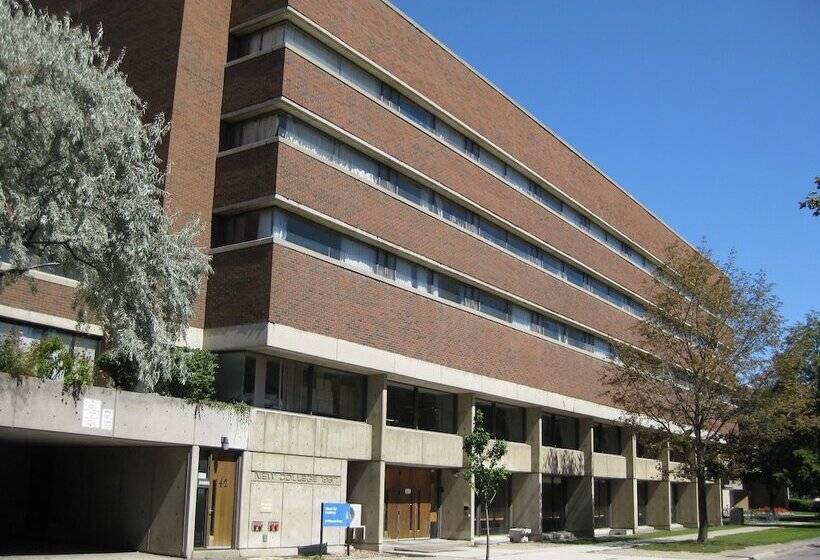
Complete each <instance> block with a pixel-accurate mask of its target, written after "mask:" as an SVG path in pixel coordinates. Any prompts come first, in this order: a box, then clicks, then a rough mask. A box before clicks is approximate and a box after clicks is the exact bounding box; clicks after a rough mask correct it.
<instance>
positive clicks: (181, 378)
mask: <svg viewBox="0 0 820 560" xmlns="http://www.w3.org/2000/svg"><path fill="white" fill-rule="evenodd" d="M216 368H217V362H216V355H214V354H213V353H212V352H208V351H207V350H182V349H180V350H177V355H176V357H175V360H174V365H173V367H172V369H171V371H170V373H169V375H168V376H167V377H166V379H164V380H162V381H160V382H159V383H157V385H156V386H155V387H154V391H155V392H157V393H159V394H160V395H166V396H168V397H177V398H181V399H187V400H189V401H193V402H198V403H199V402H205V401H208V400H211V399H212V398H213V397H214V395H215V394H216Z"/></svg>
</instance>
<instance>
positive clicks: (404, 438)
mask: <svg viewBox="0 0 820 560" xmlns="http://www.w3.org/2000/svg"><path fill="white" fill-rule="evenodd" d="M462 448H463V440H462V438H461V436H458V435H453V434H440V433H437V432H426V431H423V430H410V429H407V428H394V427H391V426H387V427H385V428H384V448H383V449H382V459H383V460H385V461H387V462H388V463H402V464H407V465H419V466H425V467H451V468H461V465H462V458H463V449H462ZM527 452H529V450H527ZM527 460H529V456H528V457H527Z"/></svg>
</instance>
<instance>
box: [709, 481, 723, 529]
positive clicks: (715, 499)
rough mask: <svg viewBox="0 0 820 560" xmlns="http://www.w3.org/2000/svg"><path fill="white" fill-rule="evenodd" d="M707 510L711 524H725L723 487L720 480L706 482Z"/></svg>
mask: <svg viewBox="0 0 820 560" xmlns="http://www.w3.org/2000/svg"><path fill="white" fill-rule="evenodd" d="M706 511H707V515H708V518H709V525H716V526H720V525H723V489H722V488H721V483H720V482H715V483H707V484H706Z"/></svg>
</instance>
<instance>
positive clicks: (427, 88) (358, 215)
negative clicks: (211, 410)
mask: <svg viewBox="0 0 820 560" xmlns="http://www.w3.org/2000/svg"><path fill="white" fill-rule="evenodd" d="M44 3H47V4H48V5H49V7H50V9H51V10H52V11H53V12H62V11H66V10H67V11H69V12H70V13H72V15H73V16H75V17H76V18H78V19H79V20H80V21H83V22H84V23H87V24H89V25H92V26H93V25H96V23H97V22H102V23H103V25H104V29H105V41H106V42H107V43H108V44H109V45H110V46H111V47H112V49H113V50H115V51H118V50H120V49H121V48H123V47H127V55H126V57H125V62H124V70H125V71H126V73H127V74H128V78H129V80H130V82H131V85H132V86H133V87H134V89H135V90H136V92H137V93H138V94H139V95H140V96H141V97H142V98H143V99H145V100H146V101H147V103H148V107H149V111H150V112H151V113H157V112H162V113H165V114H166V115H167V116H168V117H169V119H170V120H171V122H172V126H171V132H170V135H169V136H168V138H167V140H166V142H165V144H164V146H163V152H162V153H161V154H160V155H161V156H162V158H163V159H164V160H165V161H167V162H169V163H168V165H169V171H170V175H169V179H168V182H167V192H168V197H167V202H168V204H169V205H170V206H171V207H172V208H173V209H175V210H177V211H180V212H182V213H183V214H185V215H192V216H198V217H199V218H200V219H201V220H202V222H203V224H205V225H206V235H205V236H204V237H203V239H202V243H203V245H204V246H208V248H209V250H210V252H211V254H212V256H213V268H214V274H213V276H211V277H210V278H209V280H208V282H207V286H206V287H205V289H203V291H202V296H201V298H200V301H199V303H198V307H197V314H196V317H195V319H194V321H193V322H192V324H191V328H190V331H189V336H188V342H189V344H191V345H193V346H197V347H204V348H206V349H209V350H212V351H214V352H217V353H218V354H219V357H220V371H219V376H218V391H219V395H220V397H221V398H223V399H225V400H243V401H245V402H247V403H248V404H250V405H251V406H252V407H253V409H252V412H251V415H250V420H249V422H248V423H247V424H246V425H243V426H240V427H236V426H233V427H232V428H231V430H234V431H233V432H231V434H232V435H231V436H230V438H228V437H227V436H225V437H224V438H222V441H221V442H220V438H219V437H217V436H218V435H219V434H218V433H217V432H219V426H218V425H217V426H215V427H213V433H214V434H216V435H213V436H212V437H210V436H209V437H210V439H208V438H205V439H201V440H197V439H196V438H194V439H185V438H182V437H171V436H168V435H167V434H165V435H163V433H161V432H162V429H160V428H150V429H149V428H146V429H145V431H144V433H142V435H140V434H134V433H131V434H130V436H129V438H128V439H129V441H132V442H134V441H136V442H137V444H135V445H139V442H140V441H143V443H145V442H148V443H151V444H155V443H157V442H160V443H164V444H167V445H173V446H176V447H175V448H179V446H182V448H183V449H187V452H185V453H183V454H182V455H180V457H185V461H187V462H186V463H185V465H183V466H181V467H180V468H181V469H182V471H184V473H189V474H190V480H191V481H192V482H191V483H190V484H189V485H188V486H187V487H185V489H184V491H181V492H182V494H181V495H182V496H183V497H182V498H180V500H182V501H181V502H180V503H182V504H183V505H181V506H180V507H181V510H180V516H181V519H182V521H181V522H180V531H181V532H180V533H179V535H177V537H174V538H175V539H176V540H174V539H172V541H173V544H172V545H171V546H170V548H169V547H165V548H163V547H160V548H157V547H152V546H150V545H145V540H144V539H143V540H142V541H140V542H141V544H139V545H131V544H129V545H123V546H124V547H125V548H128V547H129V546H131V547H133V548H139V549H141V550H150V551H160V552H166V553H168V552H171V553H174V554H179V555H182V556H186V555H190V554H191V553H196V550H198V549H202V548H209V547H212V548H232V549H238V550H239V551H240V552H241V553H243V554H258V553H260V552H261V551H264V550H267V549H277V551H279V552H281V551H283V550H285V549H288V550H290V549H294V548H296V547H299V546H304V545H309V544H312V543H316V542H318V533H319V527H318V511H319V505H320V503H321V502H323V501H347V502H351V503H360V504H362V518H363V524H364V525H365V527H366V532H365V536H364V539H363V540H364V543H365V544H366V545H367V546H370V547H380V546H383V545H384V543H385V541H390V540H393V539H402V538H427V537H442V538H450V539H471V538H473V536H474V535H475V534H476V533H477V532H479V531H480V528H479V527H478V523H480V522H483V521H484V519H485V517H486V514H485V513H483V512H480V511H478V510H476V508H475V504H474V497H473V496H472V494H471V492H470V490H469V488H468V487H467V485H466V483H465V482H464V481H463V480H462V479H461V477H460V476H459V474H458V472H459V471H458V470H459V468H460V467H461V466H462V460H463V457H462V451H461V449H462V436H463V435H464V434H465V433H467V432H468V431H469V430H470V429H471V426H472V420H473V415H474V413H475V411H476V410H481V411H482V412H483V413H484V417H485V421H486V424H487V427H488V429H490V430H491V431H492V432H493V433H494V434H495V435H496V436H497V437H501V438H504V439H506V440H507V441H509V442H510V444H509V448H510V449H509V453H508V455H507V457H506V458H505V461H506V464H507V467H508V468H509V470H510V471H511V472H512V473H513V474H512V476H511V478H510V480H509V484H508V485H507V486H506V487H505V488H504V489H503V491H502V492H500V493H499V495H498V497H497V499H496V501H495V502H494V503H493V505H492V506H491V508H490V511H489V520H490V525H491V530H492V531H493V532H495V533H498V534H505V533H506V532H507V531H508V530H509V529H510V528H512V527H526V528H530V529H532V531H533V532H534V534H538V535H540V534H542V533H554V532H560V531H570V532H573V533H575V534H577V535H591V534H592V533H593V532H596V531H598V532H600V531H609V530H611V529H624V530H627V531H638V530H642V529H644V530H649V528H650V527H655V528H669V527H672V526H676V525H692V524H696V523H697V515H696V512H697V506H696V504H695V495H696V492H695V487H694V484H693V483H691V482H689V481H687V480H684V479H681V478H679V477H677V476H676V475H675V474H674V461H673V460H672V459H674V457H672V458H670V455H669V452H668V450H665V451H663V452H662V453H661V454H660V456H658V455H657V453H656V452H653V453H647V452H646V451H645V450H644V446H642V445H641V443H640V442H639V441H637V440H636V437H635V435H634V434H632V433H630V432H629V431H628V430H627V429H626V428H624V427H622V426H620V425H619V420H620V419H621V412H620V411H619V410H617V409H616V408H614V407H613V406H612V403H610V402H608V400H607V397H606V396H605V395H604V394H603V391H604V388H603V387H602V385H601V375H602V370H603V368H604V367H606V364H607V361H608V359H609V357H610V343H611V342H612V341H614V340H618V341H634V335H633V334H632V332H631V330H630V327H631V325H632V324H633V323H634V322H635V321H639V320H640V318H641V316H642V314H643V312H644V309H645V308H646V306H648V305H650V302H649V301H648V300H647V284H648V281H649V279H650V277H651V275H652V274H653V273H654V270H655V267H656V265H657V263H658V262H660V261H659V258H660V257H661V256H662V255H663V254H664V250H665V248H666V247H667V246H668V245H670V244H672V243H675V242H681V241H682V240H681V239H680V238H679V236H678V235H677V234H676V233H675V232H674V231H672V230H671V229H670V228H669V227H668V226H666V225H665V224H664V223H663V222H662V221H661V220H660V219H659V218H658V217H656V216H655V215H653V214H652V213H651V211H650V210H648V209H647V208H645V207H644V206H642V205H641V204H640V203H639V202H638V201H636V200H635V199H634V198H632V196H630V195H629V194H628V193H627V192H626V191H625V190H624V189H623V188H621V187H620V186H619V185H618V184H616V183H615V182H614V181H613V180H612V179H610V178H609V177H608V176H606V175H605V174H604V173H603V172H602V171H601V170H600V169H598V168H597V167H595V165H594V164H593V163H591V162H590V161H588V160H587V159H585V157H584V156H582V155H581V154H579V153H578V152H577V151H576V150H575V149H574V148H573V147H571V146H569V145H568V144H567V143H566V142H564V141H563V140H562V139H561V138H560V137H558V136H557V135H556V134H555V133H554V132H552V131H551V130H550V129H549V128H547V127H546V126H545V125H543V124H542V123H540V122H538V121H537V120H536V119H535V118H533V117H532V116H531V115H530V114H529V113H527V111H526V109H524V108H522V107H521V106H519V105H518V104H516V102H515V101H514V100H512V99H510V98H509V97H508V96H506V95H505V94H504V93H503V92H501V91H500V90H498V89H497V88H496V87H495V86H493V85H492V83H490V82H489V81H488V80H487V79H486V78H484V77H483V76H481V75H479V74H478V73H477V72H476V71H475V70H473V69H472V68H470V67H469V66H468V65H467V64H465V63H464V62H463V61H462V60H460V59H459V58H458V57H457V55H455V54H454V53H452V52H451V51H450V50H448V49H447V47H446V46H444V45H442V44H441V43H439V42H438V41H437V40H436V39H435V38H433V37H431V36H430V35H429V34H427V33H426V32H425V31H424V30H423V29H421V28H420V27H419V26H418V25H417V24H416V23H414V22H413V21H411V20H410V19H409V18H407V17H406V16H405V15H403V14H402V13H401V12H399V11H398V10H396V9H395V8H394V7H393V6H391V5H390V4H389V3H386V2H383V1H381V0H344V1H340V0H334V1H328V0H288V1H285V0H278V1H277V0H233V2H231V1H229V0H197V1H193V0H187V1H183V0H174V1H169V0H162V1H159V0H157V1H150V2H139V3H133V2H128V1H125V0H123V1H119V0H117V1H115V0H108V1H102V0H52V1H49V2H44ZM33 274H34V275H35V276H36V278H37V280H38V283H39V286H40V291H39V293H38V294H37V295H36V296H34V295H31V294H30V292H29V291H28V288H27V286H25V285H24V284H22V283H20V284H19V285H16V286H13V287H12V288H10V289H7V290H5V291H4V292H3V293H2V294H0V321H2V323H0V324H2V328H3V329H4V330H11V329H20V330H25V331H26V332H28V333H29V336H30V337H31V338H37V337H38V336H42V334H43V333H44V332H48V331H50V330H52V331H55V332H58V333H60V334H61V335H63V336H65V337H68V338H69V339H71V340H72V341H73V342H72V343H74V344H79V345H85V346H87V347H89V348H92V349H93V347H94V345H95V344H96V342H95V339H94V336H95V335H97V334H98V330H97V331H95V327H94V326H93V325H92V326H91V328H90V331H88V332H85V333H76V332H75V331H76V328H75V324H74V319H75V317H74V316H73V314H72V310H71V294H72V281H71V280H70V279H65V278H61V277H58V276H55V275H53V274H49V273H44V272H36V273H33ZM101 398H102V397H101ZM146 398H147V397H146ZM103 401H104V399H103ZM146 402H147V401H146ZM78 406H79V405H78ZM144 406H145V407H146V408H145V409H144V411H143V412H144V413H145V414H148V413H149V411H151V410H153V409H152V408H151V407H155V406H160V405H159V404H157V403H154V402H153V401H152V402H150V403H147V404H145V405H144ZM117 414H118V416H117V418H119V417H120V416H122V415H123V414H126V412H122V413H121V412H117ZM0 418H2V414H0ZM117 421H118V420H117ZM117 426H118V424H116V421H115V423H114V431H115V432H116V429H117ZM11 427H12V429H17V430H18V432H19V431H20V430H22V428H21V426H17V425H14V426H11ZM27 429H31V430H33V431H37V430H39V431H41V432H42V431H44V430H45V431H48V430H56V431H59V429H58V428H45V427H42V426H36V425H32V426H29V428H27ZM61 429H65V428H64V427H63V428H61ZM95 429H96V428H93V427H92V428H87V427H83V426H79V427H77V428H76V429H74V428H71V429H69V430H68V431H73V432H75V436H76V437H83V438H87V442H86V443H88V444H89V445H91V446H92V447H93V445H102V444H100V443H99V439H95V438H98V437H100V436H101V435H104V436H106V437H109V434H103V433H101V432H100V431H99V430H100V429H102V428H100V429H96V430H97V431H95ZM240 432H241V433H240ZM0 433H2V432H0ZM32 433H33V432H32ZM226 433H227V432H226ZM114 437H115V438H116V437H117V434H116V433H115V434H114ZM163 438H165V439H163ZM214 438H216V439H214ZM226 440H227V442H226ZM0 441H2V440H0ZM95 442H96V443H95ZM109 443H110V442H109ZM18 444H19V442H18ZM55 445H56V443H55ZM60 445H65V442H63V443H62V444H60ZM180 460H181V459H180ZM180 464H181V463H180ZM219 469H222V473H224V472H225V469H228V470H229V471H230V474H229V476H227V478H225V477H224V475H219V473H217V471H218V470H219ZM670 470H671V474H670V472H669V471H670ZM215 473H216V474H215ZM220 476H222V478H220ZM183 478H184V477H183ZM186 480H187V479H186ZM220 481H227V482H226V484H225V486H224V487H223V486H221V485H220ZM183 486H185V485H184V484H183ZM711 486H714V488H712V487H711ZM225 488H227V489H225ZM708 492H709V496H710V507H712V506H713V508H714V513H713V512H711V511H710V517H711V519H715V520H718V521H719V519H720V510H721V506H720V503H721V498H720V496H721V492H720V488H719V486H718V485H710V488H709V489H708ZM325 535H326V538H327V540H328V542H329V543H330V544H331V545H336V544H339V543H341V542H343V534H342V533H341V532H340V531H338V530H330V531H328V532H326V533H325ZM138 540H139V539H138ZM177 541H178V542H177Z"/></svg>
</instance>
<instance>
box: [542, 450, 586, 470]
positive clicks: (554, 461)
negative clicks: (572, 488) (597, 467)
mask: <svg viewBox="0 0 820 560" xmlns="http://www.w3.org/2000/svg"><path fill="white" fill-rule="evenodd" d="M541 472H543V473H544V474H554V475H561V476H581V475H583V474H584V453H583V452H582V451H578V450H575V449H558V448H556V447H542V448H541Z"/></svg>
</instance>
